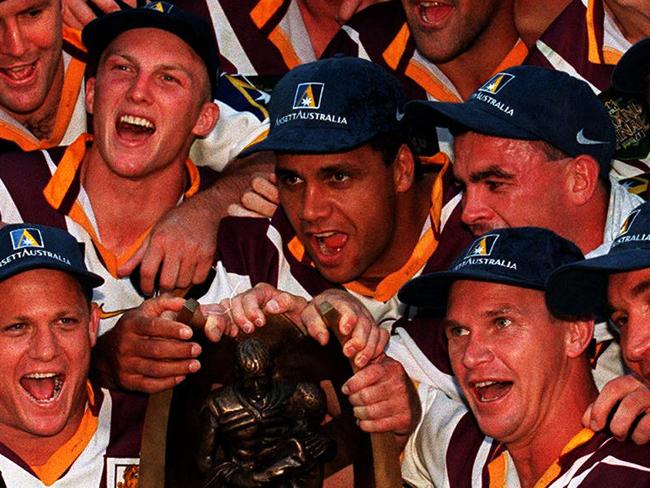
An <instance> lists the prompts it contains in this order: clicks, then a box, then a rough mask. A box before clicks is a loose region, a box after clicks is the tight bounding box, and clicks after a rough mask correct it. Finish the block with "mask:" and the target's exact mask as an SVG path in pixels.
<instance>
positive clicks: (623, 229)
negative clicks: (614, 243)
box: [617, 209, 641, 237]
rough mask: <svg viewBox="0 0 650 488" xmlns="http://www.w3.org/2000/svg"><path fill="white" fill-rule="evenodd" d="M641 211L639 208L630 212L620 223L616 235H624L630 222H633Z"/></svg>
mask: <svg viewBox="0 0 650 488" xmlns="http://www.w3.org/2000/svg"><path fill="white" fill-rule="evenodd" d="M640 213H641V210H640V209H639V210H635V211H634V212H632V213H631V214H630V215H628V217H627V218H626V219H625V221H624V222H623V224H622V225H621V229H620V230H619V231H618V236H624V235H625V234H627V233H628V232H629V231H630V227H632V224H633V223H634V220H635V219H636V217H637V215H639V214H640ZM618 236H617V237H618Z"/></svg>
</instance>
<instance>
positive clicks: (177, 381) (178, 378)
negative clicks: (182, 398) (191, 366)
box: [174, 376, 185, 384]
mask: <svg viewBox="0 0 650 488" xmlns="http://www.w3.org/2000/svg"><path fill="white" fill-rule="evenodd" d="M184 379H185V376H177V377H176V378H175V379H174V381H176V384H179V383H180V382H181V381H183V380H184Z"/></svg>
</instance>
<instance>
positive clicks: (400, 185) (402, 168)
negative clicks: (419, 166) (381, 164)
mask: <svg viewBox="0 0 650 488" xmlns="http://www.w3.org/2000/svg"><path fill="white" fill-rule="evenodd" d="M414 179H415V157H414V156H413V153H412V152H411V150H410V149H409V147H408V146H407V145H406V144H402V145H401V146H400V148H399V149H398V151H397V156H395V161H393V183H394V185H395V191H396V192H398V193H404V192H406V191H408V190H409V189H410V188H411V186H412V185H413V181H414Z"/></svg>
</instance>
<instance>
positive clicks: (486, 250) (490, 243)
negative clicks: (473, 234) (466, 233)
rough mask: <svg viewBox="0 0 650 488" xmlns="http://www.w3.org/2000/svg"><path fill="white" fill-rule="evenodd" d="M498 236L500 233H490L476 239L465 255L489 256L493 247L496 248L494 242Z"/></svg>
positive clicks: (470, 256) (469, 256)
mask: <svg viewBox="0 0 650 488" xmlns="http://www.w3.org/2000/svg"><path fill="white" fill-rule="evenodd" d="M498 238H499V235H498V234H488V235H486V236H483V237H481V238H479V239H477V240H475V241H474V243H473V244H472V247H470V249H469V251H468V252H467V255H466V256H465V257H466V258H473V257H477V256H489V255H490V254H492V249H494V244H495V242H497V239H498Z"/></svg>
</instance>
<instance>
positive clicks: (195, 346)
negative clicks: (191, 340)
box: [191, 344, 201, 356]
mask: <svg viewBox="0 0 650 488" xmlns="http://www.w3.org/2000/svg"><path fill="white" fill-rule="evenodd" d="M191 354H192V356H198V355H199V354H201V346H199V345H198V344H192V350H191Z"/></svg>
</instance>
